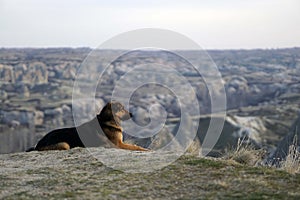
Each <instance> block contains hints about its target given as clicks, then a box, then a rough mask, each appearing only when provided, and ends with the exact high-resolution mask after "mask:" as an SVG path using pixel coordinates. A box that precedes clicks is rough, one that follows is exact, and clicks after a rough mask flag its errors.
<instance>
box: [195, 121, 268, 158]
mask: <svg viewBox="0 0 300 200" xmlns="http://www.w3.org/2000/svg"><path fill="white" fill-rule="evenodd" d="M215 120H217V121H218V120H220V122H221V121H222V119H221V118H220V119H218V118H215ZM210 121H211V117H204V118H201V119H200V124H199V128H198V133H197V136H198V138H199V139H200V141H201V144H202V143H203V141H204V139H205V137H206V133H207V130H208V127H209V125H210ZM212 128H213V124H212ZM265 131H267V129H266V128H265V126H264V124H263V122H262V120H261V119H260V118H259V117H239V116H227V117H226V118H225V121H224V127H223V129H222V132H221V135H220V137H219V138H218V139H217V143H216V144H215V146H214V147H213V149H212V151H211V152H210V153H208V155H209V156H220V155H221V154H222V153H223V152H224V151H226V149H227V148H228V147H231V148H232V149H234V148H235V147H236V145H237V143H238V140H239V139H241V140H242V141H243V142H244V143H246V144H247V145H252V146H253V147H254V148H260V147H261V145H262V139H261V134H264V132H265Z"/></svg>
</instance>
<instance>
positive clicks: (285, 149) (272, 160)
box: [267, 111, 300, 166]
mask: <svg viewBox="0 0 300 200" xmlns="http://www.w3.org/2000/svg"><path fill="white" fill-rule="evenodd" d="M299 129H300V111H299V114H298V118H297V119H296V120H295V122H294V123H293V125H292V126H291V128H290V131H289V133H288V134H287V135H286V136H285V137H284V138H283V139H282V140H281V141H280V142H279V144H278V145H277V148H276V149H275V151H274V152H273V153H271V154H270V156H269V158H268V159H267V163H268V164H272V165H276V166H280V164H281V162H282V161H284V160H285V159H286V157H287V156H288V154H289V147H290V146H291V145H294V146H295V148H296V150H298V152H299V149H300V131H299Z"/></svg>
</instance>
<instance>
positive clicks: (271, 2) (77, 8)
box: [0, 0, 300, 49]
mask: <svg viewBox="0 0 300 200" xmlns="http://www.w3.org/2000/svg"><path fill="white" fill-rule="evenodd" d="M140 28H161V29H168V30H172V31H176V32H178V33H180V34H183V35H185V36H187V37H189V38H190V39H192V40H194V41H195V42H197V43H198V44H199V45H200V46H202V47H203V48H205V49H253V48H286V47H300V1H299V0H251V1H242V0H223V1H222V0H205V1H203V0H185V1H175V0H151V1H149V0H119V1H118V0H105V1H102V0H0V47H92V48H95V47H97V46H99V45H100V44H102V43H103V42H105V41H106V40H108V39H110V38H111V37H113V36H115V35H118V34H120V33H123V32H126V31H131V30H135V29H140Z"/></svg>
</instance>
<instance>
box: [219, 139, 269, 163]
mask: <svg viewBox="0 0 300 200" xmlns="http://www.w3.org/2000/svg"><path fill="white" fill-rule="evenodd" d="M265 153H266V152H265V151H264V150H262V149H259V150H257V149H254V147H253V146H251V145H249V144H244V139H240V138H239V139H238V143H237V147H236V149H234V150H229V151H228V152H227V153H226V154H225V156H224V158H225V159H227V160H234V161H235V162H237V163H240V164H246V165H251V166H256V165H258V164H259V163H261V161H262V158H263V157H264V155H265Z"/></svg>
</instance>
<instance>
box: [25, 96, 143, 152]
mask: <svg viewBox="0 0 300 200" xmlns="http://www.w3.org/2000/svg"><path fill="white" fill-rule="evenodd" d="M131 117H132V114H131V113H129V111H127V110H126V109H125V108H124V106H123V105H122V104H121V103H119V102H110V103H108V104H106V106H105V107H104V108H103V109H102V111H101V112H100V114H99V115H97V117H95V118H94V119H93V120H91V121H89V122H86V123H84V124H82V125H80V126H78V127H71V128H63V129H56V130H53V131H51V132H49V133H48V134H46V135H45V136H44V137H43V138H42V139H41V140H40V141H39V142H38V143H37V145H36V146H35V147H33V148H30V149H28V150H27V151H33V150H38V151H44V150H68V149H70V148H74V147H98V146H104V147H116V148H121V149H129V150H136V151H147V150H148V149H145V148H143V147H140V146H136V145H132V144H126V143H124V142H123V134H122V132H123V129H122V127H121V121H123V120H128V119H130V118H131Z"/></svg>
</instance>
